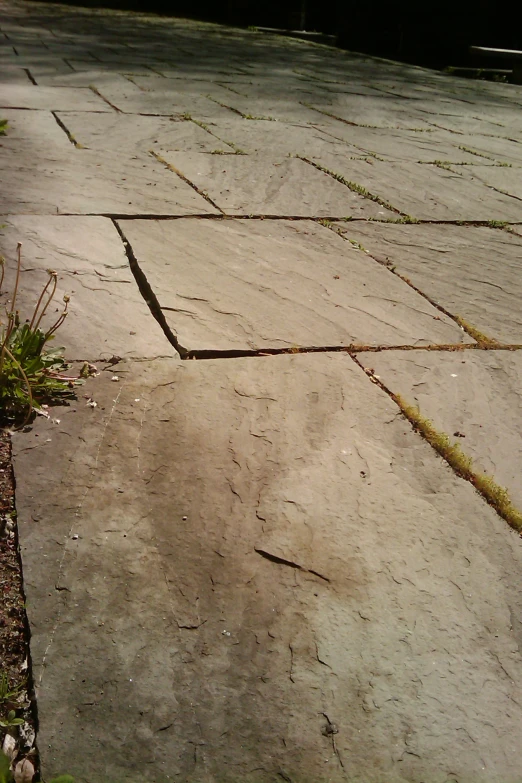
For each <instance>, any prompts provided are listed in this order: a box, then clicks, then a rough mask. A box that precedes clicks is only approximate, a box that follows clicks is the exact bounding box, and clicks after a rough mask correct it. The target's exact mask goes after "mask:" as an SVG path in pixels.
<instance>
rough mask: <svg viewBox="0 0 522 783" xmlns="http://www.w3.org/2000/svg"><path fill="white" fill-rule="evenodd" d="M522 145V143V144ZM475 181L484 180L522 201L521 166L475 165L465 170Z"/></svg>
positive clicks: (486, 183)
mask: <svg viewBox="0 0 522 783" xmlns="http://www.w3.org/2000/svg"><path fill="white" fill-rule="evenodd" d="M521 146H522V145H521ZM464 173H465V176H466V177H467V178H468V179H469V180H471V181H474V182H483V183H484V185H487V186H488V187H490V188H493V189H494V190H496V191H498V192H499V193H507V194H509V195H510V196H512V197H513V198H515V199H518V201H519V203H522V171H521V170H520V168H505V167H491V166H473V168H472V169H471V168H470V169H469V170H467V171H465V172H464Z"/></svg>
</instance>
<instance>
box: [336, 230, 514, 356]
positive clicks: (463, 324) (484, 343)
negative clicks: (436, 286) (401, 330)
mask: <svg viewBox="0 0 522 783" xmlns="http://www.w3.org/2000/svg"><path fill="white" fill-rule="evenodd" d="M322 225H324V226H325V228H328V229H329V230H331V231H334V232H335V233H336V234H337V235H338V236H340V237H341V239H344V240H345V241H346V242H350V243H351V244H353V242H352V240H350V238H349V237H348V236H346V235H345V234H344V232H340V231H339V230H337V228H336V226H333V225H327V223H323V224H322ZM357 246H358V248H359V249H360V250H362V251H363V252H364V253H365V254H366V255H367V256H369V257H370V258H371V259H372V260H373V261H376V262H377V263H378V264H380V265H381V266H383V267H384V268H385V269H387V270H388V271H389V272H391V273H392V274H393V275H395V276H396V277H398V278H400V279H401V280H402V281H403V282H404V283H406V285H408V286H409V287H410V288H412V289H413V290H414V291H415V292H416V293H417V294H419V296H422V297H423V298H424V299H426V301H428V302H429V303H430V304H431V305H432V307H435V308H436V309H437V310H438V311H439V312H441V313H444V315H445V316H446V317H447V318H451V320H452V321H453V322H454V323H456V324H457V325H458V326H459V327H460V328H461V329H462V330H463V331H464V332H465V333H466V334H467V335H468V336H469V337H471V338H472V339H473V340H476V342H477V343H478V345H480V346H481V347H482V348H498V347H499V346H500V345H501V343H500V342H499V341H498V340H496V339H495V338H493V337H489V336H488V335H486V334H484V333H483V332H481V331H480V330H479V329H477V328H476V327H475V326H473V324H470V323H469V322H468V321H466V319H464V318H462V317H461V316H460V315H456V314H454V313H450V311H449V310H446V308H445V307H443V306H442V305H441V304H440V303H439V302H437V301H436V300H435V299H432V298H431V296H429V295H428V294H426V293H425V292H424V291H422V290H421V289H420V288H418V287H417V286H416V285H415V284H414V283H412V281H411V280H410V278H409V277H406V275H402V274H401V273H400V272H398V271H397V269H396V267H395V266H394V265H393V264H392V263H391V262H385V261H381V260H380V259H378V258H376V257H375V256H373V255H372V254H371V252H370V251H369V250H366V248H365V247H363V246H362V245H360V244H359V243H357Z"/></svg>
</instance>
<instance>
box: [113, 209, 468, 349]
mask: <svg viewBox="0 0 522 783" xmlns="http://www.w3.org/2000/svg"><path fill="white" fill-rule="evenodd" d="M120 225H121V228H122V230H123V232H124V234H125V236H126V238H127V239H128V241H129V242H130V244H131V246H132V249H133V251H134V254H135V256H136V258H137V260H138V263H139V265H140V267H141V269H142V271H143V272H144V273H145V275H146V277H147V279H148V281H149V283H150V285H151V286H152V289H153V291H154V292H155V294H156V296H157V298H158V301H159V303H160V305H161V306H162V307H163V308H165V316H166V318H167V320H168V322H169V324H170V325H171V326H172V328H173V330H174V332H175V333H176V334H177V335H178V336H179V339H180V342H181V344H182V345H183V346H184V347H185V348H188V349H209V350H210V349H214V350H229V349H233V348H240V349H252V348H285V347H286V348H291V347H292V346H332V345H349V344H351V343H359V344H361V343H362V344H363V345H379V344H385V345H405V344H409V343H411V344H426V343H461V342H469V339H468V338H467V337H466V335H465V334H464V332H463V331H462V330H461V329H460V328H459V327H457V326H456V325H455V324H453V323H452V322H451V320H450V319H449V318H446V317H445V316H443V315H441V313H439V312H438V311H437V310H436V309H435V308H434V307H432V306H431V305H430V304H429V303H428V302H427V301H426V300H425V299H424V298H423V297H421V296H419V295H418V294H416V293H415V292H414V291H412V290H411V288H409V287H408V286H407V285H406V284H405V283H403V282H402V281H401V280H399V279H398V278H397V277H394V276H393V275H392V274H391V273H390V272H388V271H387V270H386V269H383V268H382V266H380V265H379V264H377V263H376V262H375V261H373V260H371V259H368V258H367V257H366V256H365V255H364V254H363V253H361V252H360V251H358V250H356V249H355V248H354V247H352V246H351V245H350V243H349V242H346V241H344V240H343V239H341V238H340V237H338V236H337V235H336V234H335V233H334V232H332V231H329V230H328V229H326V228H324V227H322V226H318V225H317V224H316V223H312V222H309V221H284V220H280V221H274V220H234V221H232V220H225V221H222V220H220V221H215V220H212V221H210V220H208V221H204V222H195V221H193V220H175V221H161V222H156V221H150V220H146V221H144V220H142V221H140V220H132V221H120Z"/></svg>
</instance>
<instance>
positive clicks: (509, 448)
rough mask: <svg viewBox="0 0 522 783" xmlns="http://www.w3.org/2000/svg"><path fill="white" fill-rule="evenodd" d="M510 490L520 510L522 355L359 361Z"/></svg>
mask: <svg viewBox="0 0 522 783" xmlns="http://www.w3.org/2000/svg"><path fill="white" fill-rule="evenodd" d="M359 359H360V361H361V362H362V363H363V364H364V366H365V367H367V368H371V369H373V370H374V372H375V373H377V374H378V375H379V376H380V378H381V379H382V381H383V382H384V383H385V384H386V385H387V386H388V387H389V388H390V389H391V390H392V391H393V392H394V393H396V394H401V395H402V396H403V398H404V399H406V400H408V401H409V402H410V403H415V404H417V405H418V406H419V410H420V412H421V414H422V415H423V416H425V417H427V418H428V419H431V421H433V423H434V425H435V427H436V428H437V429H438V430H439V431H442V432H445V433H446V434H447V435H449V437H450V439H451V440H452V441H453V442H455V441H456V442H458V443H459V445H460V446H461V448H462V449H463V451H464V452H465V453H466V454H467V455H468V456H470V457H472V458H473V461H474V467H475V470H477V471H479V472H482V471H486V473H489V474H490V475H493V476H494V477H495V479H496V481H497V482H498V483H500V484H501V485H502V486H505V487H507V488H508V490H509V492H510V494H511V497H512V499H513V501H514V502H515V504H516V505H518V507H519V508H522V487H521V485H520V474H521V472H522V445H521V442H520V432H521V430H522V391H521V390H522V352H520V351H494V352H492V351H461V352H459V351H457V352H454V353H453V352H451V353H442V352H440V353H431V352H430V353H427V352H422V354H421V353H420V352H417V351H409V352H405V351H398V352H394V353H393V356H392V355H391V354H384V353H379V354H363V355H361V356H360V357H359Z"/></svg>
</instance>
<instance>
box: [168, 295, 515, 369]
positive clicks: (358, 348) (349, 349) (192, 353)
mask: <svg viewBox="0 0 522 783" xmlns="http://www.w3.org/2000/svg"><path fill="white" fill-rule="evenodd" d="M162 309H165V310H167V309H169V308H162ZM519 350H522V345H518V344H509V343H498V344H495V345H480V344H479V343H428V344H427V345H411V344H407V345H363V344H353V343H350V344H349V345H320V346H317V345H311V346H297V345H294V346H291V347H288V348H270V347H265V348H228V349H227V348H223V349H211V348H208V349H205V348H196V349H192V350H187V352H186V354H185V355H184V356H182V357H181V358H182V359H183V360H187V359H196V360H199V361H205V360H208V359H247V358H262V357H266V356H288V355H290V356H292V355H295V354H305V353H349V354H350V355H352V354H358V353H383V352H393V351H419V352H422V351H425V352H430V351H432V352H437V351H438V352H441V353H444V352H447V353H451V352H457V351H519Z"/></svg>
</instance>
